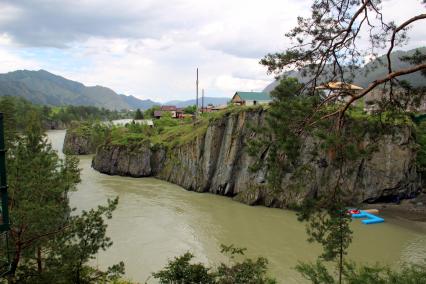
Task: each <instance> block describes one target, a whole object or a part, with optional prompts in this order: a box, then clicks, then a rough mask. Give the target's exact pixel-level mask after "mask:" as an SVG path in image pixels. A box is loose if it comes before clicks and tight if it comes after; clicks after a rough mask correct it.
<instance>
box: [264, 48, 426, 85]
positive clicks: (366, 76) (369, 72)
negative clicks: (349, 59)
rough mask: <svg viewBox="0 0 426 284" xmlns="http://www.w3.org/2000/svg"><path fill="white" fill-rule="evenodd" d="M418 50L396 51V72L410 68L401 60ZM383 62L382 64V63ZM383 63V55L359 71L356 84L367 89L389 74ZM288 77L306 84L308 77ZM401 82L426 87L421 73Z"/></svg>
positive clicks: (394, 54) (405, 78)
mask: <svg viewBox="0 0 426 284" xmlns="http://www.w3.org/2000/svg"><path fill="white" fill-rule="evenodd" d="M418 49H419V50H420V51H421V52H423V53H426V47H422V48H418ZM415 50H416V49H412V50H409V51H395V52H393V53H392V54H391V60H392V66H393V69H394V70H397V69H400V68H405V67H408V66H409V63H407V62H403V61H402V60H401V59H400V58H401V57H402V56H406V55H412V54H413V53H414V52H415ZM380 62H382V64H381V63H380ZM383 63H386V55H382V56H380V57H379V58H377V59H376V60H374V61H372V62H370V63H368V64H366V65H365V66H364V67H363V68H361V69H359V70H358V71H357V72H356V74H355V78H354V83H355V84H356V85H359V86H361V87H367V85H368V83H370V82H372V81H374V80H375V79H378V78H380V77H382V76H384V75H385V74H386V73H387V69H386V68H387V67H386V65H384V64H383ZM286 75H287V76H290V77H295V78H297V79H299V81H301V82H306V81H307V80H308V77H302V76H301V74H300V72H295V71H292V72H288V73H286ZM400 79H401V80H406V81H408V82H409V83H410V84H411V85H412V86H414V87H419V86H426V81H425V79H424V77H422V76H421V75H420V72H417V73H413V74H409V75H404V76H401V77H400ZM277 85H278V82H277V81H274V82H272V83H271V84H269V85H268V86H267V87H266V88H265V89H264V91H265V92H270V91H272V90H273V89H274V88H275V87H276V86H277Z"/></svg>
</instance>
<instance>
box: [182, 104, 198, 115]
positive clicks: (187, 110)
mask: <svg viewBox="0 0 426 284" xmlns="http://www.w3.org/2000/svg"><path fill="white" fill-rule="evenodd" d="M196 110H197V107H196V106H195V105H191V106H187V107H186V108H184V109H183V112H184V113H188V114H195V111H196Z"/></svg>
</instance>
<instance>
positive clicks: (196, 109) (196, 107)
mask: <svg viewBox="0 0 426 284" xmlns="http://www.w3.org/2000/svg"><path fill="white" fill-rule="evenodd" d="M195 85H196V87H197V98H196V100H195V119H197V118H198V67H197V81H196V82H195Z"/></svg>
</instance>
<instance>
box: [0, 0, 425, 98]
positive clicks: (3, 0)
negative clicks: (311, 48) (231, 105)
mask: <svg viewBox="0 0 426 284" xmlns="http://www.w3.org/2000/svg"><path fill="white" fill-rule="evenodd" d="M383 2H384V3H383V11H384V14H385V17H386V19H387V20H391V19H393V20H397V21H398V20H400V21H401V20H403V19H405V18H408V17H410V16H412V15H415V14H418V13H419V12H421V10H425V7H424V6H422V5H421V4H420V2H421V1H420V0H389V1H386V0H384V1H383ZM310 4H311V1H306V0H262V1H261V0H257V1H254V0H211V1H210V0H167V1H166V0H119V1H116V0H10V1H9V0H0V72H1V73H3V72H9V71H14V70H17V69H30V70H38V69H45V70H47V71H50V72H52V73H55V74H58V75H61V76H64V77H66V78H69V79H72V80H77V81H80V82H82V83H84V84H86V85H102V86H106V87H110V88H112V89H113V90H115V91H116V92H118V93H124V94H128V95H134V96H136V97H138V98H141V99H147V98H150V99H153V100H155V101H160V102H164V101H168V100H173V99H189V98H192V97H193V96H194V92H195V91H194V90H195V86H194V84H195V83H194V80H195V68H196V67H199V68H200V86H201V87H203V88H204V89H205V92H206V95H208V96H231V95H232V94H233V92H234V91H236V90H247V91H249V90H262V89H263V88H264V87H265V86H266V85H267V84H268V83H269V82H271V81H272V80H273V76H271V75H267V74H266V69H265V68H264V67H263V66H261V65H259V64H258V62H259V60H260V59H261V58H262V56H264V55H265V54H266V53H268V52H275V51H280V50H283V49H284V48H285V47H286V46H287V45H288V42H286V39H285V37H284V34H285V33H286V32H288V31H289V30H290V29H291V27H293V26H294V25H295V23H296V17H297V16H298V15H301V16H307V15H308V14H309V12H310V11H309V8H310ZM423 26H426V25H425V24H424V23H423ZM410 37H411V41H410V43H409V45H408V46H406V47H405V48H404V49H409V48H413V47H418V46H425V45H426V29H422V28H421V27H417V28H414V29H412V30H411V31H410Z"/></svg>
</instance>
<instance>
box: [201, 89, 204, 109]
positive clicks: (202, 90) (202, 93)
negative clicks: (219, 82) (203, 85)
mask: <svg viewBox="0 0 426 284" xmlns="http://www.w3.org/2000/svg"><path fill="white" fill-rule="evenodd" d="M201 113H204V89H201Z"/></svg>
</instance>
